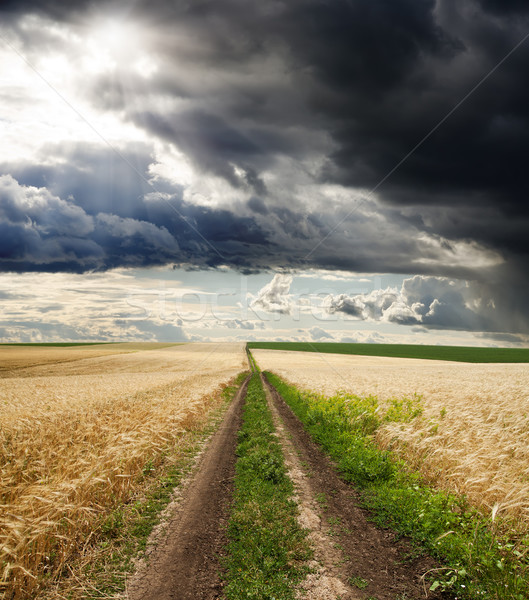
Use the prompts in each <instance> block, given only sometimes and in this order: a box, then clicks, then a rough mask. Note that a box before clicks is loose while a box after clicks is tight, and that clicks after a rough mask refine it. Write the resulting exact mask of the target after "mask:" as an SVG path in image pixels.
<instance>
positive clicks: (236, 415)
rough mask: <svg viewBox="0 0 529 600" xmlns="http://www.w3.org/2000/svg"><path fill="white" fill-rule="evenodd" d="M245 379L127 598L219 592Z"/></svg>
mask: <svg viewBox="0 0 529 600" xmlns="http://www.w3.org/2000/svg"><path fill="white" fill-rule="evenodd" d="M246 388H247V382H246V383H245V384H244V385H243V386H242V387H241V389H240V390H239V392H238V394H237V396H236V398H235V399H234V401H233V402H232V404H231V406H230V407H229V409H228V411H227V412H226V416H225V417H224V420H223V422H222V424H221V426H220V428H219V429H218V431H217V432H216V433H215V434H214V436H213V437H212V439H211V442H210V444H209V447H208V449H207V450H206V452H205V453H204V455H203V457H202V461H201V464H200V467H199V470H198V473H197V475H196V477H195V478H194V479H193V480H192V482H191V483H190V485H189V486H188V487H187V488H186V490H185V491H184V493H183V495H182V499H181V501H180V502H179V503H178V506H177V508H176V511H175V513H174V514H173V516H172V517H171V518H170V520H169V522H168V523H167V527H166V534H165V536H164V539H162V540H160V541H159V543H158V545H157V546H156V548H155V549H154V550H153V552H152V553H151V555H150V558H149V561H148V563H147V565H145V567H144V568H142V569H140V571H139V572H138V573H137V574H136V575H135V576H134V578H133V579H132V580H131V582H130V584H129V586H128V590H127V598H128V599H129V600H169V599H172V600H187V599H189V600H214V599H217V598H221V597H222V580H221V576H220V573H221V564H220V557H221V556H222V555H223V553H224V552H225V547H226V545H227V537H226V526H227V522H228V518H229V507H230V503H231V499H232V495H233V479H234V475H235V460H236V457H235V447H236V442H237V431H238V430H239V428H240V425H241V414H242V405H243V402H244V398H245V396H246Z"/></svg>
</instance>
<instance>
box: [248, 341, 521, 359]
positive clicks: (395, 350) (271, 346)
mask: <svg viewBox="0 0 529 600" xmlns="http://www.w3.org/2000/svg"><path fill="white" fill-rule="evenodd" d="M248 347H249V348H261V349H265V350H294V351H296V352H321V353H333V354H360V355H363V356H393V357H396V358H426V359H431V360H454V361H458V362H472V363H491V362H492V363H493V362H498V363H526V362H529V348H473V347H467V346H419V345H415V344H339V343H331V342H315V343H311V342H249V343H248Z"/></svg>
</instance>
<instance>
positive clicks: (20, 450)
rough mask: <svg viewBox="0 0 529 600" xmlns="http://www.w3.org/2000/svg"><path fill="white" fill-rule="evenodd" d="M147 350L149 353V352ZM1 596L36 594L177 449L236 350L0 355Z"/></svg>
mask: <svg viewBox="0 0 529 600" xmlns="http://www.w3.org/2000/svg"><path fill="white" fill-rule="evenodd" d="M145 348H147V349H145ZM0 358H2V359H3V360H2V369H1V370H0V489H1V495H0V505H1V509H2V517H1V518H0V548H1V550H0V565H2V571H1V572H0V576H1V577H0V582H1V583H0V597H2V593H3V595H4V597H5V598H10V599H11V598H13V599H18V598H36V597H38V594H39V593H40V590H41V589H42V586H43V585H44V584H45V583H46V581H51V580H53V579H54V577H56V576H57V575H58V574H60V573H63V574H64V572H65V569H66V567H67V564H68V561H69V560H70V559H72V558H73V557H78V556H79V555H80V554H82V552H83V551H84V550H86V548H87V547H88V546H89V545H90V543H91V540H92V538H93V537H94V536H96V535H97V533H98V531H100V530H101V527H103V526H104V522H105V521H104V520H105V517H107V516H108V515H109V514H111V513H112V511H113V510H114V508H115V507H116V506H119V505H120V504H122V503H123V502H125V501H127V500H128V499H129V498H131V497H132V496H133V494H134V492H135V487H136V486H137V482H138V479H139V478H141V476H142V473H143V472H144V470H145V467H146V465H149V468H153V469H154V468H156V466H157V465H158V464H160V463H161V462H163V460H164V459H165V457H166V456H167V455H168V454H175V453H177V452H178V447H179V444H180V440H181V438H182V434H183V432H185V431H186V430H189V429H192V428H193V426H194V424H195V423H196V422H197V420H198V419H200V418H201V417H203V416H204V415H205V414H207V413H208V411H210V410H211V406H212V402H213V401H212V398H214V397H218V394H217V391H218V390H219V388H220V386H221V385H223V384H225V383H226V382H227V381H228V380H229V379H231V378H233V377H234V376H235V375H236V374H237V373H239V372H240V371H241V370H243V369H244V368H245V367H246V358H245V353H244V346H243V344H239V343H234V344H186V345H173V346H167V345H166V344H160V345H155V346H153V345H148V346H146V347H145V346H143V347H142V346H141V345H138V344H136V345H131V344H122V345H120V344H116V345H112V346H108V345H101V346H90V347H76V348H47V347H27V348H23V347H17V348H11V347H3V348H0Z"/></svg>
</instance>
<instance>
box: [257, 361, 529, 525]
mask: <svg viewBox="0 0 529 600" xmlns="http://www.w3.org/2000/svg"><path fill="white" fill-rule="evenodd" d="M253 354H254V357H255V359H256V360H257V362H258V363H259V366H260V367H261V368H262V369H263V370H264V369H268V370H271V371H274V372H275V373H277V374H278V375H280V376H281V377H284V378H285V379H287V380H288V381H290V382H292V383H293V384H294V385H297V386H299V387H301V388H304V389H310V390H314V391H317V392H319V393H323V394H325V395H332V394H334V393H336V392H337V391H339V390H345V391H347V392H350V393H353V394H356V395H360V396H365V395H376V396H377V397H378V398H379V400H381V401H384V400H387V399H389V398H395V397H397V398H401V397H405V396H407V397H410V396H412V395H413V394H419V395H421V396H422V397H423V403H424V413H423V415H422V416H421V417H420V418H418V419H415V420H414V421H412V422H411V423H405V424H401V423H389V424H387V425H384V426H382V427H381V428H380V429H379V431H378V434H377V439H378V442H379V443H380V444H381V445H382V446H383V447H391V448H392V449H393V450H395V451H396V452H398V453H399V454H400V455H401V456H402V457H404V458H405V459H406V460H407V462H408V463H410V464H411V465H412V466H413V467H415V468H417V469H419V470H421V472H422V473H423V474H424V475H425V476H426V477H427V478H428V480H429V481H430V482H431V483H433V484H435V485H436V486H437V487H439V488H443V489H447V490H449V491H454V492H457V493H464V494H466V495H467V497H468V498H469V500H470V501H471V502H472V503H473V504H474V505H476V506H478V507H480V508H481V509H482V510H483V511H485V512H487V511H489V512H492V511H494V515H497V514H498V515H500V516H503V518H505V519H506V520H508V521H510V522H511V524H512V525H514V526H516V527H519V528H520V529H526V528H527V526H528V525H529V365H523V364H469V363H456V362H447V361H431V360H417V359H401V358H386V357H365V356H346V355H336V354H315V353H302V352H285V351H273V350H255V351H254V352H253Z"/></svg>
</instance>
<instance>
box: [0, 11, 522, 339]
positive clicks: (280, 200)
mask: <svg viewBox="0 0 529 600" xmlns="http://www.w3.org/2000/svg"><path fill="white" fill-rule="evenodd" d="M20 6H21V5H20V3H16V2H5V3H3V4H2V9H1V10H2V11H4V13H3V14H4V16H5V19H6V20H9V21H10V23H11V25H12V27H13V29H14V30H16V28H17V24H18V23H19V22H20V18H21V17H22V16H23V14H27V13H30V12H35V13H37V14H40V15H41V16H43V17H44V18H49V19H51V20H54V21H59V22H62V23H66V24H71V27H73V28H82V27H83V26H85V25H86V23H88V22H89V21H90V19H92V18H93V16H94V15H97V13H98V11H106V12H107V13H108V12H111V13H114V14H116V15H118V16H119V17H120V18H121V19H124V20H127V19H130V20H138V21H141V22H143V23H144V24H145V32H146V33H145V35H146V44H147V46H148V47H149V48H150V49H151V51H152V52H154V53H155V54H156V57H157V60H158V61H159V64H160V69H159V70H158V72H157V73H155V74H154V75H153V76H152V77H151V78H150V79H149V80H148V81H146V80H145V79H142V78H141V77H140V76H139V75H138V74H135V73H133V72H132V71H127V72H126V73H124V75H126V77H123V80H126V81H127V82H128V85H129V86H130V87H129V89H128V90H126V89H125V88H124V86H123V83H122V82H120V79H119V78H115V77H114V78H113V77H108V76H106V77H100V78H99V79H96V80H93V81H88V82H84V88H85V89H86V95H87V97H89V98H91V100H92V102H93V104H94V106H98V107H99V108H100V109H102V110H103V109H104V110H109V111H121V112H122V113H123V114H124V116H125V118H126V119H127V120H128V121H130V122H131V123H134V124H135V125H136V126H138V127H140V128H142V129H143V130H145V131H146V132H148V133H149V135H150V136H152V139H153V140H162V141H163V142H165V143H170V144H174V145H175V146H176V147H178V148H179V150H180V151H182V152H183V153H185V155H186V156H187V157H188V158H189V160H190V161H191V162H192V164H193V165H194V166H195V168H196V169H197V170H198V171H199V172H201V173H203V174H204V176H205V177H209V176H211V177H217V178H220V179H222V180H224V181H226V182H227V183H228V184H229V186H231V188H232V189H233V190H234V197H233V198H231V197H226V198H225V201H224V203H223V204H222V205H220V206H216V207H212V206H197V205H195V204H192V203H191V202H190V201H189V200H184V195H183V191H184V186H176V185H174V184H169V183H167V182H163V181H160V180H158V181H157V187H158V189H159V190H160V191H162V192H163V198H162V196H161V195H156V194H153V193H152V191H153V190H152V189H151V188H150V187H149V186H148V185H147V184H146V183H145V181H143V180H142V179H141V178H140V177H138V175H137V174H135V173H133V172H131V170H130V168H129V166H128V165H126V164H125V163H122V164H120V163H119V160H116V159H115V157H114V160H113V161H110V158H109V153H107V152H102V151H101V150H100V149H97V150H96V149H93V148H90V147H88V146H86V147H83V146H81V145H77V146H75V147H71V148H70V147H62V148H52V147H51V146H50V151H51V152H52V153H55V154H57V155H62V156H63V158H65V159H66V161H65V162H63V163H62V165H61V166H56V167H49V166H46V167H45V166H43V165H24V164H10V163H9V162H7V161H6V160H4V164H3V172H5V173H9V174H11V175H12V176H13V177H14V178H15V179H16V182H18V183H16V182H14V181H12V180H3V184H4V185H3V187H2V190H3V191H2V194H3V196H2V203H3V204H2V209H1V213H0V219H1V223H0V227H1V228H2V237H1V239H2V242H1V254H0V256H1V258H0V267H1V268H3V269H4V270H19V271H24V270H50V271H53V270H71V271H84V270H90V269H109V268H113V267H116V266H123V265H134V266H148V265H157V264H167V263H172V262H174V263H181V264H186V265H189V266H198V267H204V268H207V267H215V266H217V265H219V264H228V265H230V266H233V267H235V268H239V269H241V270H245V271H252V270H259V269H267V268H279V267H287V268H288V267H291V268H296V267H300V266H305V265H306V264H307V263H309V264H311V265H312V266H316V267H322V268H327V269H346V270H353V271H359V272H362V271H364V272H399V273H411V274H415V273H417V274H421V275H424V276H432V277H435V276H445V277H459V278H466V279H469V280H472V282H473V283H472V284H471V286H470V287H471V289H472V290H474V291H473V292H469V291H468V289H467V288H466V287H465V286H466V285H467V284H466V283H461V284H457V285H458V286H460V287H458V288H457V290H454V289H453V287H447V288H446V289H445V287H443V285H444V284H441V283H440V280H434V279H428V278H422V279H421V280H420V281H421V282H422V283H421V290H420V291H416V292H412V290H411V288H410V289H408V288H406V290H405V291H404V292H401V296H402V297H400V300H398V302H401V304H402V306H401V305H400V304H398V302H397V304H396V305H395V306H394V309H393V312H392V313H388V317H387V318H389V316H390V315H391V319H392V321H393V322H409V323H411V322H416V323H420V324H422V325H425V326H432V327H436V326H439V327H445V326H448V325H447V324H449V326H450V327H452V328H455V329H458V328H469V329H473V330H480V328H481V329H482V330H498V331H503V330H508V331H515V330H516V328H517V327H518V328H522V329H523V328H525V329H527V327H529V325H528V323H529V316H528V309H527V306H529V292H528V291H527V289H528V287H529V286H527V279H528V268H527V264H528V262H527V261H528V259H529V236H528V235H527V231H528V228H529V203H528V202H527V198H528V192H529V188H528V179H527V156H528V155H529V113H528V112H527V106H529V69H528V68H527V65H528V63H529V42H527V43H525V44H523V45H522V46H521V47H520V48H519V49H518V50H517V51H516V52H514V53H513V54H512V56H511V57H510V58H509V59H508V60H506V61H505V63H504V64H503V65H502V66H501V68H499V69H498V70H497V72H495V73H494V75H493V76H491V77H490V78H489V79H488V80H487V81H486V82H485V83H484V84H483V85H482V86H481V87H479V88H478V89H477V90H476V92H475V93H473V94H472V95H471V96H470V97H469V98H468V100H467V101H465V102H464V103H463V104H462V105H461V107H460V108H458V110H457V111H455V112H454V114H453V115H452V116H451V117H450V118H449V119H447V120H446V122H445V123H443V125H442V127H440V128H439V129H438V130H437V131H436V132H435V133H434V134H433V135H432V136H431V137H429V138H428V139H427V140H426V141H425V142H424V144H422V145H421V146H420V147H418V148H417V150H416V151H415V152H414V153H413V154H412V155H411V156H410V157H409V158H408V159H407V160H406V161H405V162H404V163H403V164H402V166H401V167H399V169H398V170H397V171H395V172H394V173H393V174H392V175H391V177H390V178H389V179H388V180H387V181H386V182H385V183H384V185H383V186H381V187H380V188H379V189H378V190H377V193H378V199H376V200H375V199H369V200H364V201H363V202H360V203H357V202H356V201H355V200H354V194H353V193H352V192H350V193H347V189H361V188H363V189H370V188H372V187H373V186H376V185H377V184H378V183H379V182H380V181H381V179H382V178H384V177H385V175H386V174H387V173H388V172H389V171H390V170H391V169H392V168H393V167H394V166H395V165H396V164H397V163H398V162H399V161H400V160H401V159H402V158H403V157H404V156H406V154H407V153H408V152H409V151H410V150H411V149H412V148H413V147H414V146H415V145H416V144H417V142H418V141H420V140H421V139H422V138H423V137H424V136H425V135H426V134H427V133H428V132H429V131H430V130H431V128H432V127H434V126H435V125H436V124H437V123H438V122H439V120H440V119H441V118H443V117H444V116H445V115H446V114H447V113H448V112H449V111H450V110H451V109H452V108H453V107H454V106H455V105H456V103H457V102H459V100H460V99H461V98H463V97H464V96H465V94H466V93H467V92H468V91H469V90H470V89H471V88H472V87H473V86H474V85H476V83H478V82H479V81H480V79H481V78H482V77H483V76H485V75H487V73H489V71H490V70H491V69H493V68H494V67H495V66H496V64H497V63H498V61H499V60H500V59H502V58H503V57H504V56H505V55H506V54H507V53H508V52H509V51H510V50H511V49H512V48H513V47H514V45H515V44H516V43H517V42H518V41H519V40H521V39H522V37H523V36H524V35H525V34H526V33H528V32H529V10H528V9H527V5H526V3H525V2H521V1H515V0H510V1H504V2H499V0H498V1H497V0H464V1H462V2H457V3H456V2H454V1H453V0H439V1H438V2H437V3H436V2H434V0H376V1H373V0H350V1H345V0H338V1H336V2H333V3H328V2H323V1H317V0H293V1H288V2H286V1H285V2H268V1H265V2H261V3H258V4H255V3H248V2H242V0H216V1H215V2H213V1H208V0H205V1H201V2H191V3H189V2H173V3H167V2H162V1H161V0H160V1H155V2H149V3H147V2H137V3H134V4H133V5H132V4H131V5H130V6H129V5H127V6H125V5H124V4H123V3H117V2H116V3H102V2H90V3H88V2H68V3H66V2H62V3H61V2H27V3H24V6H23V8H22V9H21V8H20ZM18 33H19V35H22V33H21V32H20V30H19V32H18ZM41 35H42V36H44V37H46V36H48V38H47V39H48V44H51V43H52V42H53V43H55V44H59V41H58V40H53V35H52V34H51V33H46V31H43V32H42V33H41ZM20 39H22V38H20ZM23 43H24V50H25V51H26V52H28V53H29V54H31V53H32V52H33V53H36V52H38V51H39V50H40V47H39V46H38V45H36V44H34V42H33V43H32V38H31V37H25V38H23ZM81 75H82V74H81ZM167 98H169V99H171V100H172V101H171V102H162V101H161V99H162V100H163V99H167ZM158 100H160V101H158ZM129 156H130V160H132V161H133V162H134V164H135V165H137V166H138V170H139V172H140V173H141V174H142V175H145V177H147V178H149V175H148V169H149V165H150V164H151V162H152V160H153V159H152V148H150V147H149V144H145V146H138V147H136V148H133V149H131V150H130V155H129V154H128V155H127V158H129ZM109 162H112V164H113V165H114V170H112V171H108V170H105V165H107V164H108V163H109ZM64 164H66V166H64ZM290 164H295V165H296V168H292V169H290V167H289V165H290ZM325 185H331V186H343V188H345V190H346V192H345V199H344V200H343V201H341V202H335V203H333V202H334V201H333V199H329V198H328V197H326V196H325V195H324V194H323V192H321V191H318V186H325ZM17 186H18V187H17ZM28 186H30V187H28ZM235 194H237V196H235ZM241 195H242V196H246V201H242V200H240V198H241ZM235 197H236V198H237V199H234V198H235ZM351 210H352V211H353V212H352V213H351V214H350V215H348V213H349V212H350V211H351ZM180 215H182V217H183V218H181V216H180ZM342 219H343V222H342V223H341V224H340V225H339V227H337V228H336V229H335V230H333V228H334V227H335V225H336V224H338V223H340V222H341V221H342ZM331 230H333V233H332V235H331V236H329V237H328V238H326V239H325V241H324V242H323V243H322V244H321V245H320V246H318V248H317V250H316V251H315V252H313V253H312V254H311V255H310V261H307V260H306V259H305V257H306V256H307V254H308V253H310V252H311V251H312V250H313V249H314V247H315V246H316V245H317V244H318V243H319V242H320V241H321V240H322V239H323V238H325V236H326V235H327V233H328V232H329V231H331ZM196 231H199V232H200V234H201V235H197V233H196ZM201 236H203V237H201ZM204 238H205V239H206V240H208V242H209V243H210V244H211V245H208V244H207V243H205V241H204ZM465 248H466V249H467V250H465ZM472 249H474V250H475V253H476V259H475V261H473V259H472V258H471V257H470V253H471V251H473V250H472ZM480 249H481V251H484V250H486V251H487V252H488V256H489V258H490V260H489V261H485V262H486V263H487V264H486V265H485V266H484V264H483V261H481V260H480V259H479V254H480V252H479V251H480ZM467 251H468V253H469V257H468V258H467V260H466V261H465V260H464V257H463V258H462V254H464V253H465V252H467ZM481 254H483V252H481ZM494 257H495V260H493V258H494ZM500 257H501V260H500ZM434 281H437V283H436V291H437V294H438V295H437V296H435V298H436V299H437V300H438V301H439V304H435V305H433V306H432V302H433V300H432V301H430V302H427V298H429V296H428V295H427V292H426V287H427V284H428V285H433V282H434ZM428 282H429V283H428ZM408 285H409V286H411V284H408ZM465 290H466V291H465ZM478 291H479V294H481V296H482V297H483V298H484V303H485V305H487V302H488V303H489V304H490V305H491V306H492V304H494V306H495V307H496V308H495V309H494V311H492V312H490V311H489V309H485V308H483V307H481V308H480V309H479V310H478V309H473V308H469V306H473V305H472V302H473V301H474V300H476V298H475V297H474V295H475V294H478ZM414 294H415V295H414ZM469 294H470V297H469ZM473 294H474V295H473ZM413 298H416V301H412V299H413ZM443 298H444V300H443ZM265 300H267V298H266V297H263V302H264V301H265ZM272 300H273V299H272ZM337 302H338V304H337V305H336V307H335V308H336V310H345V312H347V311H354V310H358V311H364V312H365V311H368V312H369V311H370V310H373V311H375V313H376V311H377V310H379V311H380V310H384V311H387V310H388V308H387V307H386V308H382V307H383V306H385V305H384V304H383V302H389V300H388V299H387V298H386V299H385V300H383V299H381V298H378V299H377V302H374V301H373V302H372V303H371V304H370V301H367V300H366V301H365V302H364V304H363V305H362V307H360V306H359V305H358V302H359V300H358V301H351V302H349V304H348V302H347V299H342V300H341V302H343V305H340V304H339V301H338V300H337ZM381 302H382V304H381ZM421 303H422V304H424V307H425V308H424V309H422V308H420V309H419V308H418V307H417V306H416V308H415V309H414V308H412V307H413V306H414V305H418V304H421ZM390 306H392V305H390ZM398 306H400V308H401V309H402V310H400V309H399V310H400V312H399V310H397V307H398ZM370 307H371V308H370ZM405 307H408V309H409V311H411V312H409V311H408V312H406V310H407V309H406V310H405ZM450 307H452V308H451V309H450ZM450 310H451V311H452V312H451V313H450V314H447V312H450ZM491 310H492V309H491ZM443 311H444V312H443ZM484 311H485V312H484ZM375 313H373V314H372V315H371V316H370V318H378V317H376V314H375ZM485 313H486V314H485ZM498 313H501V314H502V315H503V316H502V318H499V317H497V316H494V315H497V314H498ZM351 314H352V313H351ZM362 314H364V313H362ZM399 319H400V320H399Z"/></svg>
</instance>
